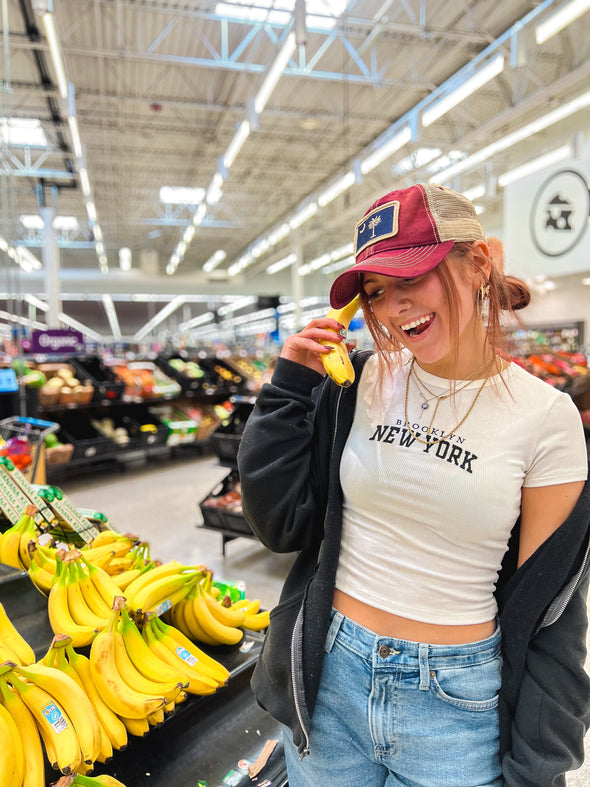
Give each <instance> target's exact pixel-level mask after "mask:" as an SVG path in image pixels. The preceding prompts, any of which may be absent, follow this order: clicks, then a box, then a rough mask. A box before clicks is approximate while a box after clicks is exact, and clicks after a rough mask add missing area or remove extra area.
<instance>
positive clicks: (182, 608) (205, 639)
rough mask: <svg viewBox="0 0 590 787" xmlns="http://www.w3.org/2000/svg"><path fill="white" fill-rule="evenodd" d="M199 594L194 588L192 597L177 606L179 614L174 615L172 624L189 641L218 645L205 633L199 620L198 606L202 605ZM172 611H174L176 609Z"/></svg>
mask: <svg viewBox="0 0 590 787" xmlns="http://www.w3.org/2000/svg"><path fill="white" fill-rule="evenodd" d="M197 592H198V591H197V589H196V588H194V589H193V591H192V592H191V593H190V595H189V596H187V598H186V599H183V601H181V602H180V604H178V605H177V606H178V608H179V609H178V613H177V614H173V615H172V624H173V625H175V626H176V628H178V629H179V631H182V633H183V634H186V636H187V637H188V638H189V639H194V640H197V642H201V643H203V644H204V645H218V644H219V643H218V642H217V640H216V639H215V638H214V637H212V636H211V635H210V634H209V633H207V632H206V631H205V629H204V628H203V627H202V626H201V624H200V623H199V621H198V619H197V604H200V603H201V601H200V599H197ZM172 609H173V610H174V607H172Z"/></svg>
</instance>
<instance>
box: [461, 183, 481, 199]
mask: <svg viewBox="0 0 590 787" xmlns="http://www.w3.org/2000/svg"><path fill="white" fill-rule="evenodd" d="M486 190H487V189H486V187H485V186H484V184H483V183H480V185H479V186H473V188H471V189H467V190H466V191H463V192H462V194H463V196H464V197H467V199H468V200H469V201H470V202H473V200H474V199H481V198H482V197H485V194H486Z"/></svg>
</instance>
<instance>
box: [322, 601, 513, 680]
mask: <svg viewBox="0 0 590 787" xmlns="http://www.w3.org/2000/svg"><path fill="white" fill-rule="evenodd" d="M337 636H338V637H342V638H344V640H345V642H346V646H347V647H349V648H350V649H351V650H353V651H354V652H356V653H358V655H359V656H363V657H364V658H367V659H369V660H372V661H373V662H375V663H376V664H383V663H384V662H387V661H388V660H389V657H394V658H395V662H396V664H398V665H400V666H403V665H406V666H408V667H416V666H418V665H419V664H420V662H421V661H423V660H424V658H425V656H427V657H428V660H429V663H430V665H431V666H432V667H435V666H438V667H443V666H445V665H450V664H452V663H456V662H457V660H458V659H460V660H461V663H462V664H464V665H467V664H470V663H472V664H476V663H479V662H481V661H483V660H485V659H487V658H493V657H495V656H496V655H498V654H499V653H500V646H501V640H502V636H501V631H500V627H499V625H497V627H496V630H495V631H494V633H493V634H492V635H491V636H489V637H486V639H482V640H478V641H477V642H466V643H461V644H453V645H432V644H429V643H428V642H412V641H410V640H405V639H397V638H395V637H385V636H381V635H380V634H376V633H375V632H374V631H370V630H369V629H367V628H365V627H364V626H361V624H360V623H356V622H355V621H354V620H351V619H350V618H347V617H346V616H345V615H343V614H342V613H341V612H339V611H338V610H336V609H332V613H331V624H330V629H329V631H328V637H327V641H326V650H331V649H332V646H333V644H334V641H335V639H336V637H337Z"/></svg>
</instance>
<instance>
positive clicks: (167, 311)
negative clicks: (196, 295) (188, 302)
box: [133, 295, 185, 342]
mask: <svg viewBox="0 0 590 787" xmlns="http://www.w3.org/2000/svg"><path fill="white" fill-rule="evenodd" d="M184 301H185V298H184V295H177V296H176V297H175V298H173V299H172V300H171V301H170V302H169V303H167V304H166V306H164V308H162V309H160V311H159V312H158V313H157V314H155V315H154V316H153V317H152V319H151V320H148V322H146V324H145V325H144V326H143V328H140V329H139V331H137V333H136V334H135V336H134V337H133V338H134V339H135V341H137V342H138V341H140V340H141V339H143V337H144V336H145V335H146V334H148V333H149V332H150V331H151V330H153V329H154V328H155V327H156V326H158V325H159V324H160V323H161V322H163V321H164V320H165V319H166V318H167V317H170V315H171V314H172V313H173V312H175V311H176V309H178V308H179V307H180V306H182V304H183V303H184Z"/></svg>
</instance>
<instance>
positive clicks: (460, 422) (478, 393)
mask: <svg viewBox="0 0 590 787" xmlns="http://www.w3.org/2000/svg"><path fill="white" fill-rule="evenodd" d="M415 361H416V358H412V362H411V364H410V370H409V372H408V377H407V379H406V394H405V397H404V420H405V424H406V429H407V430H408V432H409V433H410V434H411V435H412V437H413V438H414V440H417V441H418V442H419V443H422V444H423V445H436V444H437V443H440V441H441V440H443V437H439V438H438V439H437V440H423V439H422V438H421V437H418V435H417V434H415V433H414V432H413V431H412V429H411V427H410V424H409V422H408V394H409V391H410V376H411V374H412V370H413V369H414V363H415ZM495 361H496V359H495V357H494V358H493V359H492V362H491V363H490V365H489V367H488V371H487V374H486V376H485V378H484V381H483V383H482V384H481V386H480V387H479V389H478V391H477V393H476V394H475V397H474V399H473V401H472V402H471V405H470V407H469V410H467V412H466V413H465V415H464V416H463V418H462V419H461V420H460V421H459V423H458V424H457V426H455V427H453V429H451V430H450V432H449V434H454V433H455V432H456V431H457V429H459V427H461V426H463V424H464V423H465V421H466V420H467V418H468V417H469V415H470V413H471V411H472V410H473V408H474V407H475V403H476V402H477V400H478V399H479V396H480V394H481V392H482V391H483V389H484V388H485V386H486V383H487V381H488V380H489V379H490V377H491V374H492V369H493V368H494V366H495ZM415 374H416V373H415V372H414V375H415ZM469 382H472V381H471V380H469ZM463 388H466V385H464V386H462V388H461V389H460V390H463ZM449 396H451V394H445V395H444V396H439V397H438V401H437V403H436V407H435V408H434V413H433V414H432V418H431V419H430V424H429V425H428V431H427V432H426V434H427V435H429V434H430V430H431V428H432V424H433V422H434V419H435V416H436V412H437V410H438V406H439V404H440V402H441V401H442V400H443V399H448V398H449Z"/></svg>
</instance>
